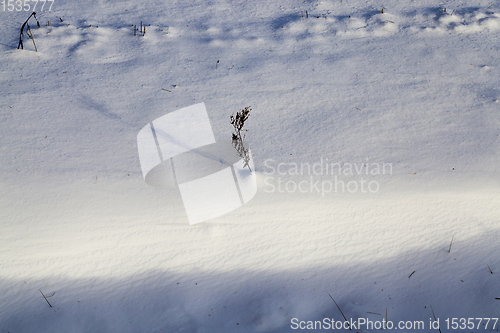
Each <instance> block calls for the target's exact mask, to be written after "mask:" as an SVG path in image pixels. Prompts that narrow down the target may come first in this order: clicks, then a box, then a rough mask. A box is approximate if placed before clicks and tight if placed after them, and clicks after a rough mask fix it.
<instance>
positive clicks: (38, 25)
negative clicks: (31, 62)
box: [17, 12, 40, 52]
mask: <svg viewBox="0 0 500 333" xmlns="http://www.w3.org/2000/svg"><path fill="white" fill-rule="evenodd" d="M32 16H33V17H34V18H35V20H36V25H37V27H38V28H40V22H38V20H37V18H36V12H33V13H31V15H30V16H29V17H28V18H27V19H26V21H24V23H23V25H22V26H21V34H20V35H19V44H17V49H18V50H19V48H21V50H23V49H24V46H23V30H24V27H25V26H27V28H26V34H27V35H28V37H29V38H31V40H32V41H33V45H34V46H35V52H38V51H37V49H36V44H35V38H34V37H33V33H32V32H31V29H30V25H29V23H28V21H29V19H30V18H31V17H32Z"/></svg>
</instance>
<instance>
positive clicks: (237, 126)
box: [230, 106, 252, 172]
mask: <svg viewBox="0 0 500 333" xmlns="http://www.w3.org/2000/svg"><path fill="white" fill-rule="evenodd" d="M250 111H252V109H250V107H249V106H247V107H245V108H244V109H243V110H241V111H238V112H236V115H234V114H233V115H231V117H230V119H231V120H230V122H231V125H233V127H234V132H233V133H232V136H231V141H232V144H233V147H234V149H236V151H237V152H238V156H239V157H241V158H242V159H243V161H244V162H245V165H244V166H243V167H248V170H250V172H252V169H251V168H250V165H249V163H250V152H249V150H248V149H247V148H245V144H244V142H243V140H244V139H245V135H244V134H243V135H242V134H241V132H242V131H243V132H246V131H248V130H247V129H243V126H245V121H247V119H248V116H250Z"/></svg>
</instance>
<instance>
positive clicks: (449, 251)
mask: <svg viewBox="0 0 500 333" xmlns="http://www.w3.org/2000/svg"><path fill="white" fill-rule="evenodd" d="M453 238H455V235H453V236H452V237H451V242H450V248H449V249H448V253H451V245H452V244H453Z"/></svg>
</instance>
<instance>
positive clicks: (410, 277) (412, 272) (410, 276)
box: [408, 271, 415, 279]
mask: <svg viewBox="0 0 500 333" xmlns="http://www.w3.org/2000/svg"><path fill="white" fill-rule="evenodd" d="M413 273H415V271H413V272H411V274H410V276H408V279H409V278H411V276H412V275H413Z"/></svg>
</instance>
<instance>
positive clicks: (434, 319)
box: [431, 305, 442, 333]
mask: <svg viewBox="0 0 500 333" xmlns="http://www.w3.org/2000/svg"><path fill="white" fill-rule="evenodd" d="M431 311H432V315H433V316H434V321H437V319H436V315H435V314H434V309H433V308H432V305H431ZM438 330H439V333H442V332H441V328H440V327H439V326H438Z"/></svg>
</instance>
